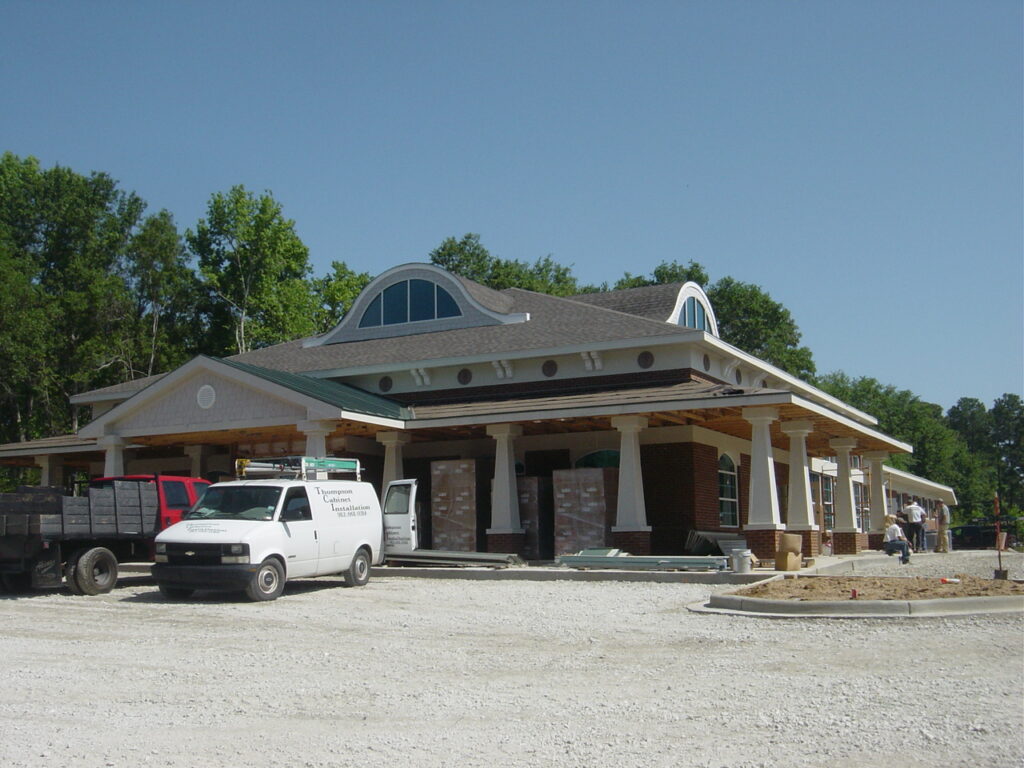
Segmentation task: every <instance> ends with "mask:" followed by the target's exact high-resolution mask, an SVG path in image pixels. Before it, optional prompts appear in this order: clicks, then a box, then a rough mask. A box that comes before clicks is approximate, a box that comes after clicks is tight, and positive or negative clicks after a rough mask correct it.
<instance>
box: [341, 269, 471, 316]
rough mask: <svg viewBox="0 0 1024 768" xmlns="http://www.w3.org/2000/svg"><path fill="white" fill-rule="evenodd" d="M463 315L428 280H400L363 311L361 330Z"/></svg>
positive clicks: (434, 284) (454, 304)
mask: <svg viewBox="0 0 1024 768" xmlns="http://www.w3.org/2000/svg"><path fill="white" fill-rule="evenodd" d="M461 315H462V312H461V311H460V310H459V305H458V304H456V303H455V299H453V298H452V295H451V294H450V293H448V291H446V290H445V289H444V288H442V287H441V286H439V285H438V284H437V283H433V282H431V281H429V280H418V279H414V280H402V281H401V282H398V283H394V284H393V285H389V286H388V287H387V288H385V289H384V290H383V291H381V292H380V293H378V294H377V295H376V296H375V297H374V298H373V299H372V300H371V301H370V303H369V305H368V306H367V307H366V309H365V310H364V311H363V315H362V317H361V318H360V319H359V327H360V328H377V327H379V326H382V325H399V324H401V323H418V322H423V321H424V320H438V319H441V318H446V317H459V316H461Z"/></svg>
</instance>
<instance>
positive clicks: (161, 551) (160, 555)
mask: <svg viewBox="0 0 1024 768" xmlns="http://www.w3.org/2000/svg"><path fill="white" fill-rule="evenodd" d="M153 552H154V553H155V554H154V555H153V562H155V563H166V562H167V545H166V544H164V543H163V542H162V541H158V542H157V543H156V547H155V549H154V550H153Z"/></svg>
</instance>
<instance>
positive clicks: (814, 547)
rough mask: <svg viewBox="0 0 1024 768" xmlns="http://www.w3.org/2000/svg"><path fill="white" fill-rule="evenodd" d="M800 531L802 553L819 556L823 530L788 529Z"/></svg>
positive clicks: (808, 555)
mask: <svg viewBox="0 0 1024 768" xmlns="http://www.w3.org/2000/svg"><path fill="white" fill-rule="evenodd" d="M787 533H798V534H800V538H801V540H802V544H801V547H800V554H802V555H803V556H804V557H817V556H818V555H820V554H821V531H787Z"/></svg>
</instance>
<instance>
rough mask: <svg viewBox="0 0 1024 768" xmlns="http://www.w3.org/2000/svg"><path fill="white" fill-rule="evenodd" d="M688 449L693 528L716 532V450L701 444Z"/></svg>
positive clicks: (717, 524)
mask: <svg viewBox="0 0 1024 768" xmlns="http://www.w3.org/2000/svg"><path fill="white" fill-rule="evenodd" d="M690 449H691V457H692V474H691V477H692V478H693V496H692V499H693V502H692V503H693V520H694V528H696V529H697V530H700V531H717V530H719V529H720V528H721V525H720V523H719V517H718V449H717V448H715V447H714V446H712V445H703V444H702V443H691V444H690ZM737 482H739V475H737Z"/></svg>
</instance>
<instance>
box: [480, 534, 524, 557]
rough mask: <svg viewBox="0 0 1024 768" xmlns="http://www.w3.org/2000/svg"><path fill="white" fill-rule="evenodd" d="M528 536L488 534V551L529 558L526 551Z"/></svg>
mask: <svg viewBox="0 0 1024 768" xmlns="http://www.w3.org/2000/svg"><path fill="white" fill-rule="evenodd" d="M525 546H526V536H525V535H524V534H522V533H488V534H487V551H488V552H501V553H510V554H513V555H520V556H521V557H527V555H526V553H525V551H524V549H525Z"/></svg>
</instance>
